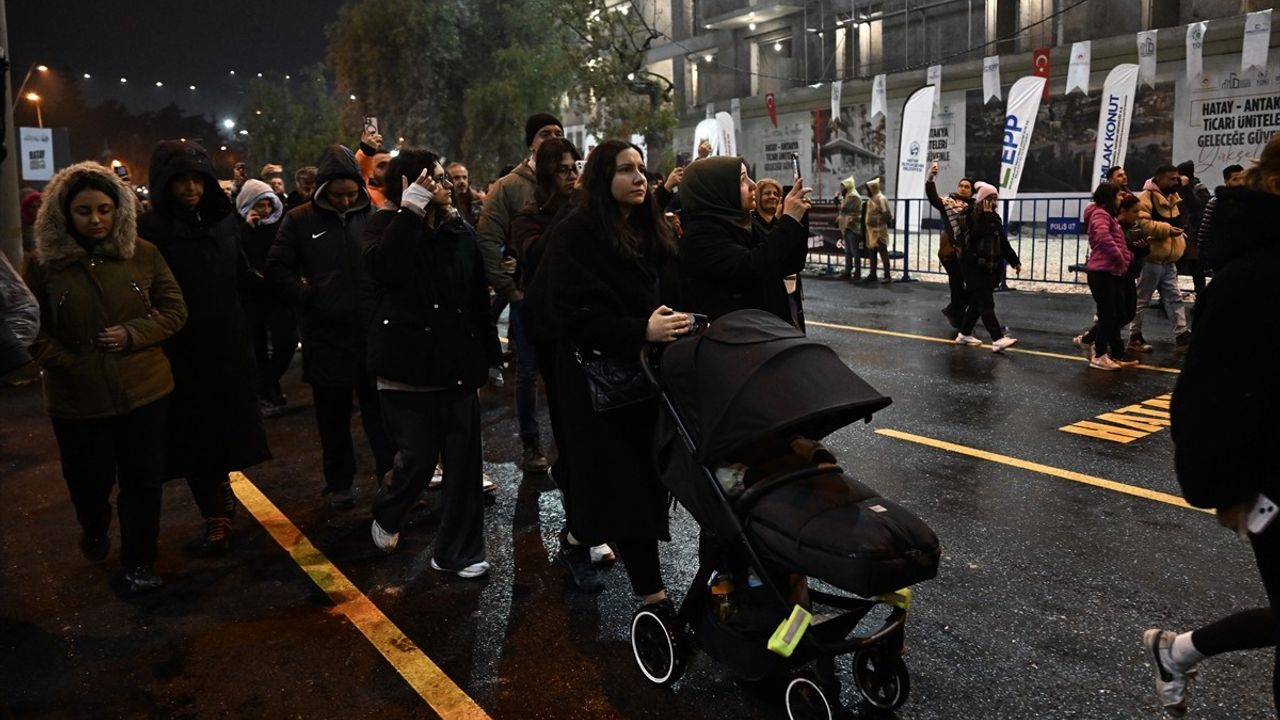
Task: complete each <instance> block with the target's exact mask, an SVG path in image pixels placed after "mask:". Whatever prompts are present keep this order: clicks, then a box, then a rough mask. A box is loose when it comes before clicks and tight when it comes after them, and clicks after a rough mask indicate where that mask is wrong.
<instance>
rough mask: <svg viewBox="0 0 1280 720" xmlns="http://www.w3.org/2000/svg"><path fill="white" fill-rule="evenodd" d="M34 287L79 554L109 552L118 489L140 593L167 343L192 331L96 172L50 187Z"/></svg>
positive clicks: (165, 276) (123, 197)
mask: <svg viewBox="0 0 1280 720" xmlns="http://www.w3.org/2000/svg"><path fill="white" fill-rule="evenodd" d="M45 196H46V197H47V198H48V202H46V203H45V204H44V206H43V207H41V209H40V215H39V217H38V218H37V223H36V230H37V232H36V248H35V256H34V258H33V262H32V263H30V264H29V266H28V270H27V281H28V282H29V283H30V287H31V290H32V291H33V293H34V294H35V296H36V298H37V300H38V302H39V307H40V315H41V319H42V323H41V325H40V333H39V336H38V337H37V339H36V341H35V344H34V345H33V347H32V350H33V353H34V355H35V358H36V362H38V363H39V364H40V367H41V368H42V369H43V371H44V393H45V409H46V410H47V411H48V413H49V417H50V419H51V420H52V422H53V430H54V437H55V438H56V440H57V442H58V450H59V453H60V455H61V459H62V477H63V479H64V480H65V481H66V483H67V490H68V491H69V492H70V495H71V504H72V505H73V506H74V508H75V511H76V519H77V520H78V521H79V523H80V529H81V535H80V552H81V553H82V554H83V555H84V557H85V559H87V560H89V561H91V562H96V561H100V560H103V559H104V558H106V556H107V554H108V552H109V549H110V540H109V538H108V535H107V531H108V529H109V528H110V526H111V502H110V499H111V491H112V489H113V488H114V487H115V486H116V485H117V484H118V485H119V487H120V492H119V495H118V496H117V498H116V509H117V512H118V513H119V516H120V563H121V564H122V565H123V566H124V569H125V581H126V582H127V583H128V585H129V589H130V590H132V591H133V592H143V591H147V590H152V589H155V588H157V587H159V586H160V585H161V584H162V581H161V579H160V577H159V576H158V575H156V574H155V570H154V564H155V562H156V558H157V555H158V552H157V547H156V546H157V539H158V537H159V535H160V505H161V494H162V487H163V481H164V475H165V467H164V457H165V433H164V429H165V424H166V419H167V417H168V407H169V402H168V398H169V395H170V394H171V393H172V392H173V388H174V383H173V373H172V372H171V371H170V364H169V361H168V359H167V358H166V357H165V353H164V351H163V350H162V349H161V347H160V344H161V343H162V342H164V341H165V340H166V339H168V338H170V337H172V336H173V334H174V333H176V332H178V330H179V329H180V328H181V327H182V326H183V323H185V322H186V320H187V306H186V303H185V302H183V299H182V290H181V289H179V287H178V283H177V281H175V280H174V277H173V274H172V273H171V272H170V271H169V266H168V264H167V263H166V262H165V260H164V257H163V256H162V255H161V254H160V252H159V251H158V250H157V249H156V247H155V246H154V245H152V244H151V243H148V242H147V241H145V240H143V239H141V238H139V237H138V236H137V232H136V227H137V222H136V215H135V212H136V211H135V206H134V202H133V198H132V197H130V190H129V188H128V187H127V186H126V185H125V184H124V183H123V182H121V181H120V179H119V178H117V177H116V175H115V174H114V173H112V172H111V171H110V170H109V169H107V168H105V167H103V166H101V165H99V164H97V163H91V162H86V163H79V164H77V165H72V166H71V167H69V168H67V169H65V170H63V171H61V172H59V173H58V174H57V175H56V176H55V177H54V178H53V180H52V181H51V182H50V183H49V185H48V186H47V187H46V188H45Z"/></svg>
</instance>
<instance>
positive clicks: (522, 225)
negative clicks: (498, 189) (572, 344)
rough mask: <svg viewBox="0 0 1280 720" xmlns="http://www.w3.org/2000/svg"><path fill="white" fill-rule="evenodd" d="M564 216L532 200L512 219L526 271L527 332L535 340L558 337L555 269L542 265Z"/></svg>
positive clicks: (514, 238) (515, 242) (513, 235)
mask: <svg viewBox="0 0 1280 720" xmlns="http://www.w3.org/2000/svg"><path fill="white" fill-rule="evenodd" d="M563 207H564V206H561V208H560V209H563ZM563 217H565V216H564V215H561V214H560V212H559V210H558V209H550V208H545V209H544V208H541V207H539V206H538V205H537V203H529V204H528V205H525V206H524V208H523V209H522V210H521V211H520V213H519V214H517V215H516V216H515V217H514V218H512V220H511V244H512V245H513V246H515V250H516V257H517V258H518V259H519V261H520V267H521V268H522V269H523V272H524V324H525V332H526V333H527V334H528V336H529V339H530V341H532V342H534V343H554V342H555V341H556V330H555V325H556V323H555V313H554V312H553V311H552V308H551V289H550V286H549V283H548V282H547V281H548V279H549V278H550V276H551V273H550V272H545V273H544V272H540V268H541V267H542V265H543V263H542V260H543V258H544V257H546V254H547V240H548V238H549V237H550V231H551V228H553V227H555V224H556V222H557V221H558V220H559V219H561V218H563Z"/></svg>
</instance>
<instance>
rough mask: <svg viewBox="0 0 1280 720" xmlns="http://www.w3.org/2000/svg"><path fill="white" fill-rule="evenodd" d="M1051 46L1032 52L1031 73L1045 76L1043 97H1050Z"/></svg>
mask: <svg viewBox="0 0 1280 720" xmlns="http://www.w3.org/2000/svg"><path fill="white" fill-rule="evenodd" d="M1050 49H1051V48H1047V47H1046V48H1040V49H1039V50H1036V51H1034V52H1032V54H1031V58H1032V60H1031V74H1032V75H1035V76H1037V77H1042V78H1044V94H1043V95H1041V96H1040V97H1041V98H1042V99H1045V100H1047V99H1049V50H1050Z"/></svg>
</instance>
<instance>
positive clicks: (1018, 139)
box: [1000, 75, 1045, 199]
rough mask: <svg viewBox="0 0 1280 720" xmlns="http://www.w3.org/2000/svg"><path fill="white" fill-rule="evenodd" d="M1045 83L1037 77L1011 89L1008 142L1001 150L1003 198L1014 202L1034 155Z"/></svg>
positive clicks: (1006, 115) (1006, 124)
mask: <svg viewBox="0 0 1280 720" xmlns="http://www.w3.org/2000/svg"><path fill="white" fill-rule="evenodd" d="M1044 86H1045V79H1044V78H1042V77H1036V76H1031V75H1029V76H1027V77H1024V78H1020V79H1019V80H1018V81H1017V82H1015V83H1014V84H1013V87H1011V88H1009V102H1008V104H1007V105H1005V113H1004V142H1003V143H1002V144H1001V146H1000V197H1001V198H1005V199H1010V198H1013V197H1016V196H1017V194H1018V184H1019V183H1020V182H1022V168H1023V167H1025V166H1026V164H1027V155H1028V153H1030V152H1031V133H1032V131H1033V130H1035V126H1036V113H1038V112H1040V97H1041V95H1043V93H1044Z"/></svg>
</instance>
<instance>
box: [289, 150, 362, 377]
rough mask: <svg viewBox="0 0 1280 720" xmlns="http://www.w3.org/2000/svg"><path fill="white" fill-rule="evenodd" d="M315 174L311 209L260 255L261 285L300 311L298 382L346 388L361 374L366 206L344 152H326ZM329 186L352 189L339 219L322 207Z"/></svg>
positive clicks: (292, 218)
mask: <svg viewBox="0 0 1280 720" xmlns="http://www.w3.org/2000/svg"><path fill="white" fill-rule="evenodd" d="M316 166H317V171H316V190H315V193H313V194H312V196H311V202H309V203H307V204H305V205H302V206H301V207H296V208H294V209H293V210H290V211H289V213H288V214H287V215H285V217H284V220H283V221H282V222H281V224H280V232H279V234H278V235H277V236H276V241H275V244H274V245H272V247H271V251H270V252H269V253H268V255H267V270H266V278H267V284H268V285H269V286H270V287H271V288H272V290H273V292H275V293H276V295H277V296H278V297H281V298H284V299H286V300H288V301H289V302H292V303H294V304H296V305H297V306H298V307H299V309H300V312H301V320H302V341H303V351H302V376H303V379H304V380H306V381H307V382H308V383H311V384H314V385H329V386H338V387H350V386H352V385H354V384H355V382H356V380H357V378H359V377H360V375H361V373H363V370H361V368H363V366H364V356H365V335H366V334H367V332H368V327H369V319H370V317H371V316H372V313H373V303H374V290H373V284H372V282H371V281H370V279H369V276H368V274H367V273H366V271H365V267H364V261H363V259H362V258H361V248H362V246H363V244H364V232H365V224H366V223H367V222H368V218H369V215H370V207H371V201H370V199H369V192H368V189H367V188H366V187H365V184H364V178H363V176H362V174H361V172H360V168H359V167H358V166H357V165H356V159H355V157H354V156H353V155H352V154H351V151H350V150H348V149H347V148H345V147H343V146H341V145H330V146H329V147H328V148H327V149H325V151H324V154H323V155H322V156H321V157H320V161H319V162H318V163H316ZM335 180H353V181H355V183H356V186H357V188H358V189H359V196H358V198H357V199H356V201H355V202H354V203H353V204H352V206H351V208H350V209H348V210H347V211H346V212H339V211H338V210H337V209H336V208H335V207H333V205H332V204H331V203H330V202H329V200H328V196H327V194H326V191H327V189H328V188H327V186H328V185H329V183H331V182H333V181H335Z"/></svg>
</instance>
